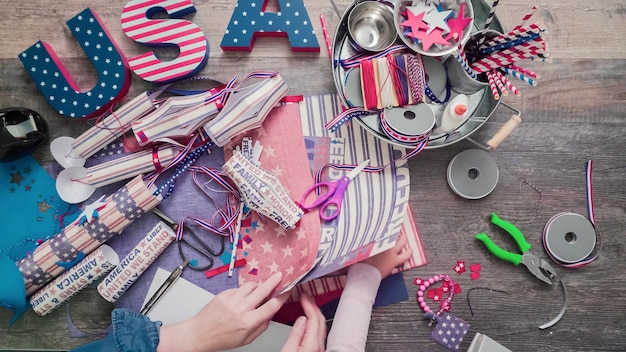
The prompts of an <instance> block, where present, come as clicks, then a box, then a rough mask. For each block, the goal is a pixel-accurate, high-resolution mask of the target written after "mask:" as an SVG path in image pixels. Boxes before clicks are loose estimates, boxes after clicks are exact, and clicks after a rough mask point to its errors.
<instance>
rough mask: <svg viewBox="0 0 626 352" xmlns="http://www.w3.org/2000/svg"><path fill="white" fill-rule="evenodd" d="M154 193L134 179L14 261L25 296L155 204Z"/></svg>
mask: <svg viewBox="0 0 626 352" xmlns="http://www.w3.org/2000/svg"><path fill="white" fill-rule="evenodd" d="M155 191H156V187H148V186H147V185H146V183H145V182H144V181H143V179H142V177H141V176H137V177H135V178H134V179H133V180H131V181H130V182H128V183H127V184H126V185H124V186H123V187H122V188H120V189H119V190H118V191H116V192H115V193H113V194H111V195H110V196H108V197H106V198H104V200H102V201H99V202H98V204H97V205H98V208H97V209H95V208H93V207H92V206H88V207H87V208H86V209H89V210H85V211H84V215H82V216H79V218H78V220H77V221H75V222H72V223H71V224H69V225H68V226H66V227H65V228H64V229H63V230H61V232H59V233H58V234H56V235H54V236H53V237H52V238H50V239H48V240H46V241H45V242H43V243H42V244H40V245H39V246H38V247H37V248H36V249H35V250H34V251H32V252H31V253H29V254H28V255H27V256H26V257H24V258H22V259H20V260H18V261H17V262H16V265H17V267H18V269H19V270H20V272H21V273H22V276H23V277H24V285H25V288H26V295H27V296H30V295H31V294H33V293H34V292H35V291H37V290H38V289H39V288H40V287H42V286H43V285H45V284H47V283H48V282H50V281H51V280H52V279H54V278H55V277H57V276H59V275H60V274H61V273H62V272H64V271H65V270H66V269H67V268H68V267H71V266H72V265H74V264H75V263H76V262H78V261H80V259H82V258H81V257H83V256H85V255H88V254H89V253H91V252H92V251H93V250H95V249H96V248H98V247H100V246H101V245H102V244H103V243H105V242H106V241H107V240H109V239H110V238H111V237H113V236H115V235H117V234H120V233H121V232H122V230H124V229H125V228H126V227H127V226H128V225H130V224H132V223H133V222H134V221H135V220H137V219H138V218H139V217H141V215H143V214H144V213H146V212H148V211H150V210H152V209H153V208H154V207H156V206H157V205H159V204H160V203H161V199H162V197H161V196H160V195H154V193H155ZM83 220H84V221H83Z"/></svg>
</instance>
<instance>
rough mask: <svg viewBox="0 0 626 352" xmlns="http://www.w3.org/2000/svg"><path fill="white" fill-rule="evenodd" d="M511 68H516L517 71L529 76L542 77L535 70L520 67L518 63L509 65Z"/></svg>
mask: <svg viewBox="0 0 626 352" xmlns="http://www.w3.org/2000/svg"><path fill="white" fill-rule="evenodd" d="M509 68H510V69H511V70H515V71H517V72H519V73H521V74H524V75H526V76H528V77H531V78H536V79H539V78H541V75H540V74H538V73H536V72H534V71H531V70H529V69H526V68H523V67H519V66H516V65H509Z"/></svg>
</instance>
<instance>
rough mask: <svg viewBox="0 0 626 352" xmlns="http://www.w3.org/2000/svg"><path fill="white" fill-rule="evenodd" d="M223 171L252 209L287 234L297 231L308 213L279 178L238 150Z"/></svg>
mask: <svg viewBox="0 0 626 352" xmlns="http://www.w3.org/2000/svg"><path fill="white" fill-rule="evenodd" d="M222 169H223V170H224V172H226V173H227V174H228V176H229V177H230V178H231V179H232V180H233V181H234V182H235V184H236V186H237V188H238V189H239V191H240V192H241V195H242V197H243V199H244V201H245V203H246V205H247V206H248V207H249V208H251V209H253V210H255V211H257V212H259V213H262V214H264V215H266V216H268V217H269V218H270V219H272V220H274V221H275V222H276V223H278V224H279V225H280V226H282V227H283V228H284V229H286V230H291V229H294V228H295V227H296V224H297V223H298V221H300V219H301V218H302V215H304V212H303V211H302V209H301V208H300V207H299V206H298V205H297V204H296V203H295V202H294V201H293V200H292V199H291V197H290V196H289V193H288V192H287V190H286V189H285V187H284V186H283V185H282V184H281V183H280V181H279V180H278V179H277V178H276V176H274V175H272V174H270V173H269V172H267V171H265V170H263V169H262V168H260V167H258V166H256V165H254V164H252V163H251V162H250V161H249V160H248V159H246V158H245V157H244V156H243V155H242V154H241V153H240V152H238V151H236V150H235V151H233V156H232V157H231V158H230V159H228V161H227V162H226V163H225V164H224V166H222Z"/></svg>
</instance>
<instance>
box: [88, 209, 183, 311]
mask: <svg viewBox="0 0 626 352" xmlns="http://www.w3.org/2000/svg"><path fill="white" fill-rule="evenodd" d="M174 238H176V234H175V233H174V231H172V229H171V228H170V227H169V226H167V225H166V224H165V223H164V222H163V221H159V222H158V223H157V224H156V225H155V226H154V227H153V228H152V230H150V231H149V232H148V234H147V235H146V236H145V237H144V238H143V239H142V240H141V241H140V242H139V243H138V244H137V245H136V246H135V248H133V249H131V250H130V252H128V254H127V255H126V256H125V257H124V259H122V260H121V261H120V264H119V265H118V266H117V267H116V268H115V269H113V271H111V273H109V275H107V276H106V277H105V278H104V279H103V280H102V282H100V284H99V285H98V293H100V296H102V298H104V299H106V300H107V301H109V302H111V303H113V302H115V301H117V300H118V299H119V298H120V297H121V296H122V295H123V294H124V292H126V290H128V289H129V288H130V286H131V285H132V284H133V283H134V282H135V281H137V279H139V276H141V274H143V273H144V271H146V269H148V267H149V266H150V265H151V264H152V263H153V262H154V261H155V260H156V258H158V257H159V255H161V253H163V251H164V250H165V249H166V248H167V247H168V246H169V245H170V244H171V243H172V242H173V241H174Z"/></svg>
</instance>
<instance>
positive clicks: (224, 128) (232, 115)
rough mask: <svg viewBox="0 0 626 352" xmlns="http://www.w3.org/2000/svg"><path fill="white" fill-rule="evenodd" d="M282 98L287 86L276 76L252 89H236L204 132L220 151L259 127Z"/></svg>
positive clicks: (266, 79)
mask: <svg viewBox="0 0 626 352" xmlns="http://www.w3.org/2000/svg"><path fill="white" fill-rule="evenodd" d="M285 95H287V84H286V83H285V81H284V80H283V78H282V77H281V76H280V75H279V74H278V73H275V74H273V76H271V77H267V78H265V79H263V80H262V81H261V82H259V83H257V84H255V85H252V86H247V87H244V88H236V89H235V92H234V93H231V94H230V96H229V97H228V100H227V101H226V104H225V106H224V108H223V109H222V111H220V113H219V114H218V115H217V116H216V117H215V118H213V120H211V121H209V122H208V123H207V124H206V125H204V130H205V132H206V133H207V134H208V135H209V137H210V138H211V139H212V140H213V142H215V144H217V146H219V147H223V146H224V145H226V143H228V142H229V141H230V140H231V139H232V138H233V137H235V136H236V135H238V134H240V133H243V132H245V131H249V130H252V129H255V128H258V127H260V126H261V125H262V124H263V121H264V120H265V118H266V117H267V115H268V114H269V112H270V111H271V110H272V109H273V108H274V106H276V104H278V102H279V101H280V100H281V99H282V98H283V97H285Z"/></svg>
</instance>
